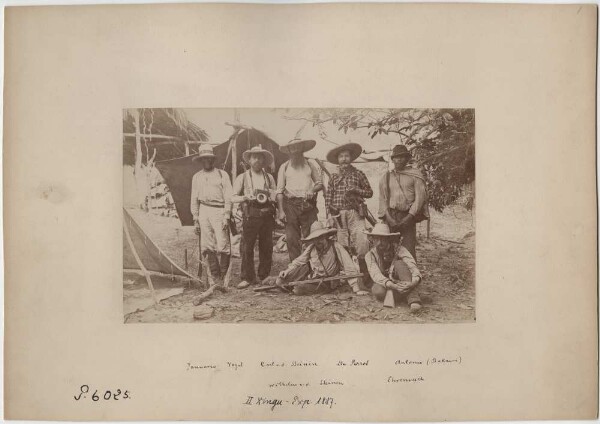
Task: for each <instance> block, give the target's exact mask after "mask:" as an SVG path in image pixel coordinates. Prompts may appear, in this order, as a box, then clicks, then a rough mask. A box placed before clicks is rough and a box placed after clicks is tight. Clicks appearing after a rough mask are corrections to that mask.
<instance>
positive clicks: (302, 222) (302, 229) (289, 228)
mask: <svg viewBox="0 0 600 424" xmlns="http://www.w3.org/2000/svg"><path fill="white" fill-rule="evenodd" d="M283 212H285V218H286V224H285V239H286V242H287V248H288V254H289V255H290V261H293V260H294V259H296V258H297V257H298V256H300V254H301V253H302V244H301V242H300V239H301V238H304V237H308V235H309V234H310V226H311V225H312V223H313V222H315V221H316V220H317V212H318V210H317V206H316V204H315V203H313V202H307V201H305V200H303V199H299V198H284V199H283Z"/></svg>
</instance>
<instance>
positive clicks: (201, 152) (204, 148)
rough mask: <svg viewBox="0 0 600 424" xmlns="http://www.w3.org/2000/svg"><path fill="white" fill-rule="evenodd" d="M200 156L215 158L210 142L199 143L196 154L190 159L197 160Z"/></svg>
mask: <svg viewBox="0 0 600 424" xmlns="http://www.w3.org/2000/svg"><path fill="white" fill-rule="evenodd" d="M202 158H213V159H214V158H216V156H215V153H214V151H213V148H212V146H211V145H210V144H201V145H200V147H198V155H197V156H196V157H195V158H194V159H192V160H194V161H197V160H200V159H202Z"/></svg>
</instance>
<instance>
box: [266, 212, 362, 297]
mask: <svg viewBox="0 0 600 424" xmlns="http://www.w3.org/2000/svg"><path fill="white" fill-rule="evenodd" d="M336 232H337V230H336V229H330V228H325V226H324V225H323V224H322V223H321V222H319V221H315V222H313V224H312V225H311V227H310V234H309V235H308V237H306V238H304V239H302V242H303V243H304V244H305V246H306V244H308V245H307V246H306V247H305V248H304V250H303V251H302V253H301V254H300V256H298V257H297V258H296V259H294V260H293V261H292V263H291V264H290V265H289V266H288V267H287V269H286V270H285V271H281V272H280V273H279V277H278V278H277V282H276V284H277V285H279V286H283V285H285V284H286V283H291V282H294V281H302V280H310V279H314V278H321V277H323V278H326V277H334V276H336V275H340V273H343V274H346V275H351V274H358V273H359V270H358V266H357V265H356V264H355V263H354V262H353V261H352V258H351V257H350V254H349V253H348V252H347V251H346V249H344V247H343V246H342V245H341V244H339V243H338V242H337V241H333V240H331V238H330V237H331V236H332V235H333V234H335V233H336ZM340 277H341V278H340V279H343V276H340ZM348 284H349V285H350V287H352V290H353V291H354V293H356V294H358V295H364V294H368V292H366V291H362V290H360V289H359V287H358V281H357V279H356V278H349V279H348ZM339 285H340V282H339V281H337V280H336V281H329V282H323V283H322V284H319V283H307V284H303V285H298V286H294V289H293V292H294V294H297V295H305V294H313V293H316V292H317V291H319V290H323V291H328V290H333V289H335V288H336V287H338V286H339Z"/></svg>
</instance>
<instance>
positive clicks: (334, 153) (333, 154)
mask: <svg viewBox="0 0 600 424" xmlns="http://www.w3.org/2000/svg"><path fill="white" fill-rule="evenodd" d="M344 151H346V152H350V157H351V158H352V159H351V160H352V162H354V161H355V160H356V159H357V158H358V157H359V156H360V155H361V153H362V146H361V145H360V144H358V143H346V144H342V145H341V146H337V147H334V148H333V149H331V150H330V151H329V152H328V153H327V156H326V158H327V162H330V163H335V164H336V165H337V164H338V156H339V154H340V153H341V152H344Z"/></svg>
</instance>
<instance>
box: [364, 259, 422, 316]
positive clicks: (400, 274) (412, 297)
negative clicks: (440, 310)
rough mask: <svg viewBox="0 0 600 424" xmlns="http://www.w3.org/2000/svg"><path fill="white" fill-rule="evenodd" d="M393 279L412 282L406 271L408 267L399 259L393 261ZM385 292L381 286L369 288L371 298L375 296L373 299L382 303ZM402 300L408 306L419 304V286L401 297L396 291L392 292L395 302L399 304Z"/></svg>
mask: <svg viewBox="0 0 600 424" xmlns="http://www.w3.org/2000/svg"><path fill="white" fill-rule="evenodd" d="M394 277H395V278H397V279H398V280H400V281H411V280H412V274H411V273H410V269H408V266H406V264H405V263H404V262H403V261H402V260H401V259H395V260H394ZM386 292H387V289H386V288H385V287H383V286H382V285H381V284H373V287H372V288H371V293H373V296H375V298H376V299H377V300H379V301H381V302H383V300H384V299H385V293H386ZM403 298H405V299H406V303H408V304H409V305H410V304H411V303H421V298H420V296H419V286H417V287H415V288H414V289H412V290H410V291H409V292H408V293H405V294H402V295H401V294H400V293H398V292H397V291H396V290H394V300H395V301H396V302H400V301H401V300H402V299H403Z"/></svg>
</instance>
